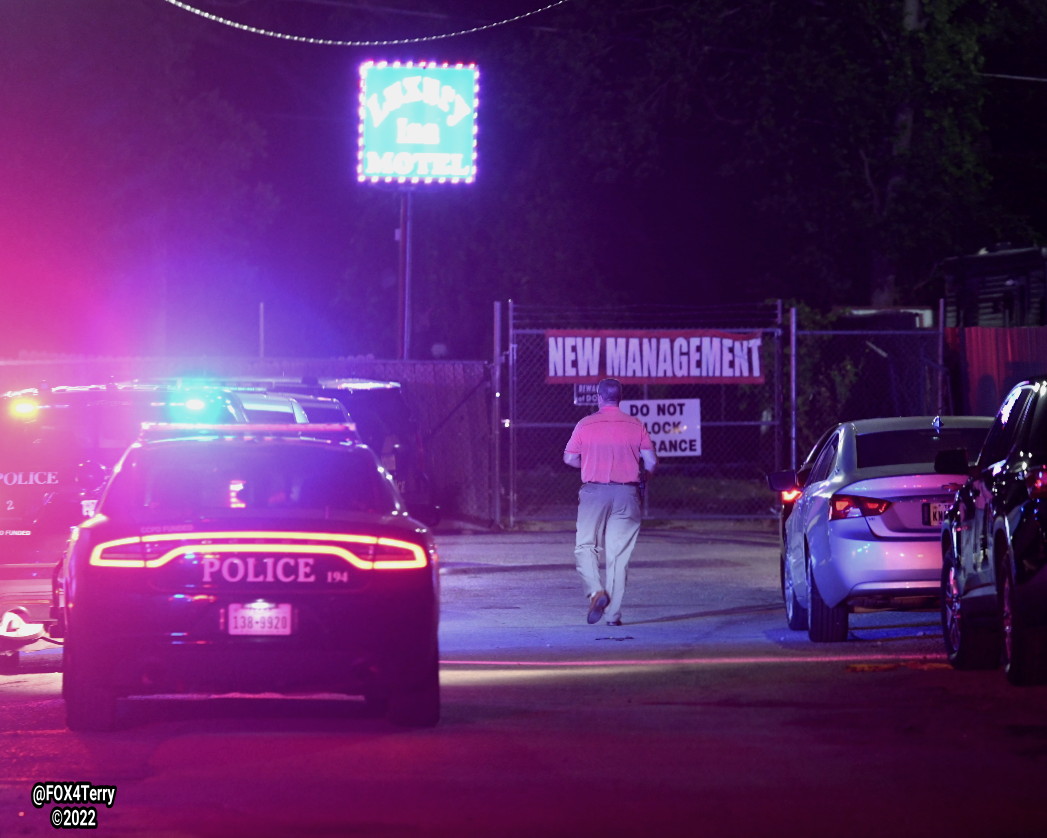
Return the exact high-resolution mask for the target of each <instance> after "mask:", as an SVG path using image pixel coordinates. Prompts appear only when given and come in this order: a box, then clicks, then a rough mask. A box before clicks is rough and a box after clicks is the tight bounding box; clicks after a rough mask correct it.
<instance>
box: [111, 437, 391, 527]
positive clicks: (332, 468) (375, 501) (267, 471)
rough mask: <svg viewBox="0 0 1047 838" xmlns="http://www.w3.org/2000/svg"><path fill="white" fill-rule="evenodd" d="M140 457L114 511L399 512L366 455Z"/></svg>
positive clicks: (248, 451)
mask: <svg viewBox="0 0 1047 838" xmlns="http://www.w3.org/2000/svg"><path fill="white" fill-rule="evenodd" d="M139 454H140V456H139V457H137V458H135V459H132V460H129V461H128V462H127V463H125V465H124V467H123V468H122V469H121V471H120V472H119V473H117V474H116V475H115V476H114V477H113V480H112V483H111V485H110V488H109V492H108V493H107V496H106V498H105V500H104V501H103V504H104V506H105V509H106V511H108V512H112V511H114V510H115V509H117V508H119V509H122V510H123V511H132V510H147V511H150V512H154V513H157V514H161V515H162V514H165V513H174V514H198V513H211V512H218V511H221V512H223V513H226V514H228V512H229V511H230V510H243V512H242V513H239V514H259V513H261V514H279V512H278V511H279V510H287V511H288V512H290V511H298V512H299V513H301V512H307V513H309V514H331V513H338V512H366V513H372V514H380V515H388V514H390V513H392V512H393V511H395V509H396V507H397V500H396V497H395V492H394V490H393V488H392V486H391V484H390V481H388V480H386V479H384V478H383V476H382V474H381V473H380V472H379V471H378V465H377V463H376V462H375V460H374V458H373V456H371V455H370V453H369V452H367V451H363V450H354V451H342V450H325V449H316V448H305V447H301V446H296V447H284V446H278V447H271V448H265V447H261V446H258V447H255V446H250V445H236V446H228V447H227V446H223V445H220V444H216V445H206V444H204V445H195V446H194V445H171V446H165V447H163V448H155V449H152V450H147V451H141V452H139ZM234 514H237V513H234Z"/></svg>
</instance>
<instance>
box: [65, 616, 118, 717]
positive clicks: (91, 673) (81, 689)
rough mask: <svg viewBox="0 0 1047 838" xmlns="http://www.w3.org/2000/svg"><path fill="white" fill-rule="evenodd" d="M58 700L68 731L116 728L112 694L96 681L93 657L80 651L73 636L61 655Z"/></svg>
mask: <svg viewBox="0 0 1047 838" xmlns="http://www.w3.org/2000/svg"><path fill="white" fill-rule="evenodd" d="M62 697H63V698H64V699H65V720H66V726H67V727H68V728H69V729H70V730H112V729H113V728H115V727H116V700H117V696H116V692H115V691H114V690H112V689H110V688H108V687H106V686H105V685H104V684H102V683H101V682H100V680H99V678H98V666H97V663H96V660H95V657H94V656H93V655H92V654H90V653H88V652H87V651H86V650H85V649H83V648H81V645H80V643H79V641H78V640H77V638H76V636H75V634H70V636H68V637H67V638H66V641H65V646H64V648H63V652H62Z"/></svg>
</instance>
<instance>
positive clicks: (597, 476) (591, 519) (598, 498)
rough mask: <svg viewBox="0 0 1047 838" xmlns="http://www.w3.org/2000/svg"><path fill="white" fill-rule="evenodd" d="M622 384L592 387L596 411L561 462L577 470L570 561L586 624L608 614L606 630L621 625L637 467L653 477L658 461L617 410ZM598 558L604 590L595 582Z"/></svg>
mask: <svg viewBox="0 0 1047 838" xmlns="http://www.w3.org/2000/svg"><path fill="white" fill-rule="evenodd" d="M621 400H622V383H621V382H620V381H618V380H617V379H615V378H605V379H603V380H602V381H601V382H600V383H599V384H597V385H596V404H597V407H598V410H597V412H596V413H591V414H589V415H588V416H586V417H585V418H584V419H582V420H580V421H579V422H578V424H577V425H575V426H574V432H573V433H572V434H571V438H570V439H569V440H568V441H567V446H566V447H565V448H564V453H563V461H564V462H565V463H567V465H569V466H574V467H575V468H580V469H581V470H582V488H581V489H580V490H579V492H578V531H577V535H576V537H575V548H574V561H575V567H576V568H577V570H578V573H579V574H581V577H582V581H583V583H584V584H585V592H586V594H587V595H588V597H589V613H588V615H587V617H586V619H587V621H588V622H589V623H590V624H592V623H597V622H599V621H600V618H601V617H603V616H604V613H605V612H606V614H607V625H609V626H620V625H621V624H622V598H623V597H624V596H625V577H626V570H627V569H628V565H629V556H631V555H632V552H633V547H634V546H636V537H637V536H638V535H639V534H640V518H641V511H640V463H641V461H642V462H643V464H644V467H645V468H646V470H647V473H648V474H650V473H651V472H653V471H654V467H655V465H657V462H658V461H657V458H656V457H655V455H654V445H653V444H652V443H651V437H650V436H649V435H648V433H647V429H646V428H645V427H644V426H643V423H642V422H641V421H640V420H639V419H635V418H633V417H632V416H628V415H626V414H625V413H623V412H622V410H621V409H620V408H619V407H618V404H619V402H621ZM601 553H602V554H603V557H604V564H605V569H606V578H607V584H606V585H604V584H603V583H602V582H601V581H600V554H601Z"/></svg>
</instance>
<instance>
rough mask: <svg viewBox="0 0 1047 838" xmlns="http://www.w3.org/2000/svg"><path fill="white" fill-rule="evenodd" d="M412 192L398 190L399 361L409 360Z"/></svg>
mask: <svg viewBox="0 0 1047 838" xmlns="http://www.w3.org/2000/svg"><path fill="white" fill-rule="evenodd" d="M412 209H413V206H412V191H411V190H410V189H402V190H400V229H399V231H398V232H399V239H400V242H399V244H400V264H399V274H400V359H401V360H403V361H407V360H410V358H411V215H412Z"/></svg>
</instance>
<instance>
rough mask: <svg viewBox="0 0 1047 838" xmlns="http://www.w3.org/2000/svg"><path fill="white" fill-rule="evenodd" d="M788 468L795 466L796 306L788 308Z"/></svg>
mask: <svg viewBox="0 0 1047 838" xmlns="http://www.w3.org/2000/svg"><path fill="white" fill-rule="evenodd" d="M789 405H790V411H791V413H792V416H791V417H790V421H789V468H796V422H797V416H796V414H797V410H796V306H793V307H792V308H790V309H789Z"/></svg>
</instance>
